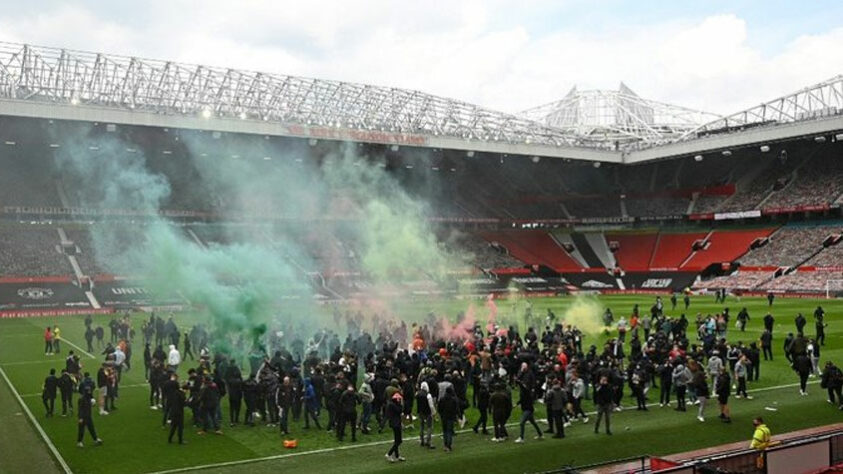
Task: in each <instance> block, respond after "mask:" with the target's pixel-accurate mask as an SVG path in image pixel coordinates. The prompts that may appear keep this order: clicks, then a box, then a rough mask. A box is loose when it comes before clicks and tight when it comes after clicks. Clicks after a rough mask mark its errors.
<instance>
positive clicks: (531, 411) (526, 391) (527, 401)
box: [515, 383, 542, 443]
mask: <svg viewBox="0 0 843 474" xmlns="http://www.w3.org/2000/svg"><path fill="white" fill-rule="evenodd" d="M518 405H520V406H521V422H520V423H519V428H520V430H521V431H520V433H521V434H520V435H519V436H518V439H516V440H515V442H516V443H523V442H524V427H525V426H526V424H527V423H528V422H529V423H530V424H531V425H533V427H534V428H535V429H536V433H537V435H536V439H542V430H541V428H539V425H538V423H536V417H535V397H534V396H533V385H527V384H523V383H522V384H521V387H520V390H519V400H518Z"/></svg>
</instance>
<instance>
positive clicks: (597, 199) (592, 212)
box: [565, 196, 621, 217]
mask: <svg viewBox="0 0 843 474" xmlns="http://www.w3.org/2000/svg"><path fill="white" fill-rule="evenodd" d="M565 207H567V208H568V212H570V213H571V215H573V216H576V217H619V216H620V215H621V207H620V200H619V199H618V198H617V197H601V196H592V197H582V198H578V199H570V200H567V201H565Z"/></svg>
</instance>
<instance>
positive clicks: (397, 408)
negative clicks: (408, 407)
mask: <svg viewBox="0 0 843 474" xmlns="http://www.w3.org/2000/svg"><path fill="white" fill-rule="evenodd" d="M403 413H404V400H403V398H402V397H401V392H395V393H394V394H393V395H392V397H390V398H389V400H388V401H387V402H386V419H387V420H388V422H389V427H390V428H392V446H391V447H390V448H389V451H388V452H387V453H386V460H387V461H389V462H396V461H406V459H404V458H403V457H401V454H400V453H399V452H398V448H399V447H400V446H401V443H402V442H403V439H402V437H401V435H402V433H401V429H402V428H403V427H402V425H401V417H402V415H403Z"/></svg>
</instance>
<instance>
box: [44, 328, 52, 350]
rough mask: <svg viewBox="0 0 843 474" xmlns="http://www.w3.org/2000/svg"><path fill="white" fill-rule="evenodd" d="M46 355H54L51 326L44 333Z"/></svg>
mask: <svg viewBox="0 0 843 474" xmlns="http://www.w3.org/2000/svg"><path fill="white" fill-rule="evenodd" d="M44 355H53V331H51V330H50V326H47V330H46V331H44Z"/></svg>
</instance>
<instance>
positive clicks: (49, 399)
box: [41, 369, 59, 418]
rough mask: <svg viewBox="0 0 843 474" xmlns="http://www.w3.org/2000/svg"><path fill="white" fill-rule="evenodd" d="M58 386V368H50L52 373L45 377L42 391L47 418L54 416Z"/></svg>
mask: <svg viewBox="0 0 843 474" xmlns="http://www.w3.org/2000/svg"><path fill="white" fill-rule="evenodd" d="M58 386H59V379H58V378H57V377H56V369H50V375H48V376H47V378H46V379H44V389H43V391H42V392H41V400H42V401H43V402H44V408H45V409H46V410H47V418H49V417H51V416H53V409H54V408H55V405H56V390H57V389H58Z"/></svg>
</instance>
